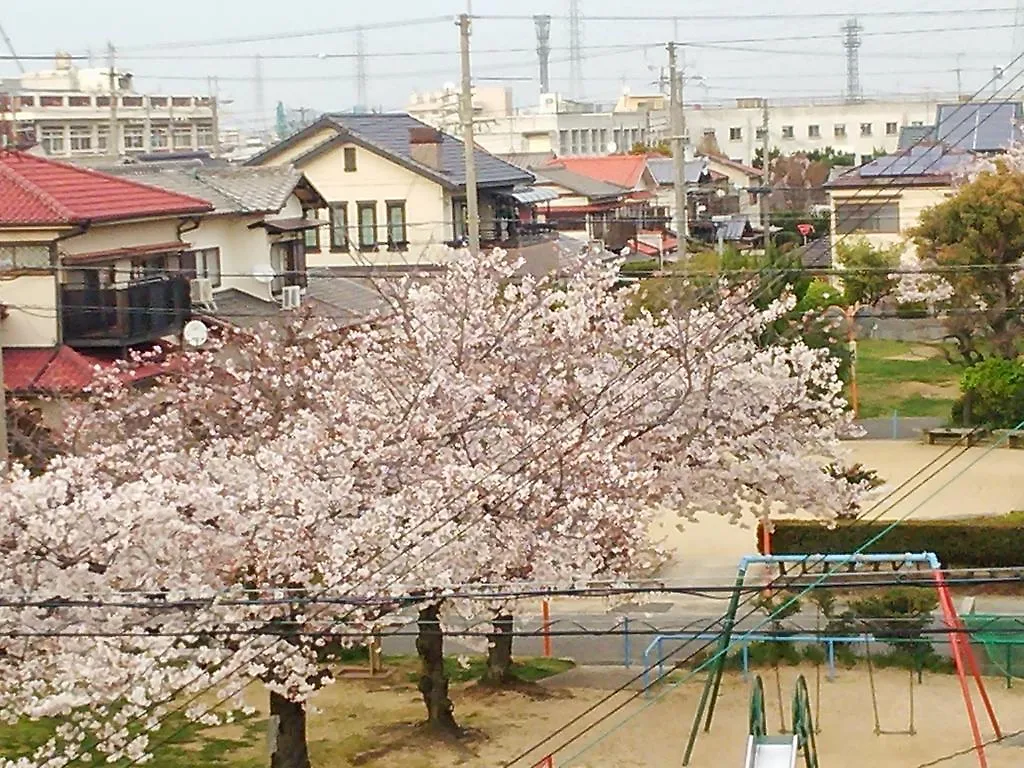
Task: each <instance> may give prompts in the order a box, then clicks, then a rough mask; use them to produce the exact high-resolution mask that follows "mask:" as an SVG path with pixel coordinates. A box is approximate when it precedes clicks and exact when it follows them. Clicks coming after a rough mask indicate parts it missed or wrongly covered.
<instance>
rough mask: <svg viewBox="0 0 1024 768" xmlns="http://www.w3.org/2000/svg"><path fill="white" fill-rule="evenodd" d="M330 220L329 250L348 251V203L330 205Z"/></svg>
mask: <svg viewBox="0 0 1024 768" xmlns="http://www.w3.org/2000/svg"><path fill="white" fill-rule="evenodd" d="M327 210H328V212H329V214H330V219H331V250H332V251H347V250H348V203H331V204H330V206H329V207H328V209H327Z"/></svg>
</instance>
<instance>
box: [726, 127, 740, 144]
mask: <svg viewBox="0 0 1024 768" xmlns="http://www.w3.org/2000/svg"><path fill="white" fill-rule="evenodd" d="M729 141H743V129H742V128H730V129H729Z"/></svg>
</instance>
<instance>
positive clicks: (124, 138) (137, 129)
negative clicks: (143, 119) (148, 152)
mask: <svg viewBox="0 0 1024 768" xmlns="http://www.w3.org/2000/svg"><path fill="white" fill-rule="evenodd" d="M129 131H131V134H130V136H131V138H132V139H138V144H136V143H135V142H134V141H132V142H129V141H128V138H129ZM121 142H122V144H123V145H124V149H125V151H126V152H127V151H128V150H139V151H142V150H144V149H145V148H146V128H145V126H143V125H124V126H122V127H121Z"/></svg>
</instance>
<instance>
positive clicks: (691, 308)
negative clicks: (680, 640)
mask: <svg viewBox="0 0 1024 768" xmlns="http://www.w3.org/2000/svg"><path fill="white" fill-rule="evenodd" d="M567 266H568V267H569V268H568V269H567V271H566V273H565V274H562V275H558V276H550V277H546V278H536V277H531V276H522V275H521V274H520V271H519V267H520V265H519V264H518V263H516V262H511V261H509V260H508V259H507V258H506V256H505V255H504V254H501V253H500V252H488V253H486V254H481V255H479V256H477V257H475V258H474V257H470V256H469V254H467V253H453V254H452V258H451V261H450V262H449V263H448V265H447V267H446V269H445V270H444V271H443V272H441V273H440V274H439V275H437V276H436V277H433V278H431V279H429V280H413V279H408V278H407V279H402V280H397V281H390V282H384V283H382V284H381V285H380V286H379V291H380V294H381V297H382V299H383V300H384V302H385V303H386V310H385V311H383V312H382V313H381V314H380V315H379V316H377V317H376V318H375V319H374V321H373V322H372V323H369V324H367V325H365V326H360V327H357V328H342V327H339V326H337V325H335V324H333V323H330V322H326V321H314V320H309V319H304V318H301V317H299V318H297V319H296V322H295V323H293V324H291V325H290V326H288V327H286V328H284V329H282V330H272V329H265V330H263V331H260V332H258V333H256V334H252V335H249V334H235V335H230V336H229V337H228V338H226V339H224V340H223V342H222V343H221V344H219V345H215V346H214V347H213V348H211V349H209V350H203V351H199V352H191V353H187V354H185V355H183V356H182V357H180V358H176V359H171V360H168V361H167V364H166V371H167V372H166V375H165V377H164V382H163V384H162V385H161V386H159V387H155V388H153V389H151V390H148V391H145V392H142V393H139V392H136V391H130V390H128V389H127V388H126V387H124V386H123V385H122V384H120V383H119V381H121V380H120V379H117V378H116V377H111V379H110V380H109V381H108V382H101V384H100V385H98V386H97V389H96V391H95V392H94V393H93V396H92V398H91V399H90V400H89V401H88V402H87V403H85V404H82V406H81V409H80V410H79V411H77V412H76V413H74V414H73V415H72V416H71V417H70V421H69V426H70V427H71V429H70V430H69V431H68V435H69V436H70V439H69V440H68V441H67V443H66V445H65V452H66V455H65V456H62V457H59V458H58V459H56V460H55V461H54V462H53V463H52V464H51V466H50V467H49V468H48V470H47V471H46V472H44V473H43V474H42V475H40V476H38V477H31V476H29V475H27V474H25V473H21V472H18V473H16V474H14V475H12V476H11V477H9V478H8V479H7V480H6V481H5V486H4V488H3V489H2V490H3V492H2V493H0V520H2V523H3V525H2V526H0V530H2V531H3V538H0V544H2V546H3V547H4V554H5V557H4V559H3V560H0V590H3V593H4V594H5V595H26V596H29V597H31V598H42V599H44V600H45V601H46V603H45V608H41V609H38V610H33V609H23V608H3V609H0V638H3V639H2V640H0V651H3V652H2V653H0V694H3V697H2V699H0V715H2V716H4V717H5V718H7V719H8V720H12V719H17V718H19V717H24V716H28V717H46V716H53V715H57V716H64V717H67V718H69V723H70V725H69V726H68V727H66V728H62V729H60V730H59V731H58V732H57V733H56V734H55V735H54V737H53V740H52V742H51V743H50V744H49V745H46V746H45V747H44V748H43V749H42V750H41V751H40V752H39V753H37V754H36V755H35V756H33V757H31V758H30V761H29V762H28V763H25V764H23V765H24V766H36V765H43V764H44V763H45V759H46V756H47V755H52V754H57V755H61V756H68V757H73V758H76V759H77V758H79V757H81V755H82V754H83V752H85V751H90V752H92V753H95V754H100V755H106V756H109V757H111V759H113V760H117V759H119V758H120V757H121V756H123V755H131V756H136V755H138V756H143V755H145V754H146V753H147V751H148V750H149V749H151V746H150V744H149V739H150V738H151V736H152V733H153V732H155V731H156V730H157V729H158V727H159V725H160V722H159V721H160V715H161V713H164V712H167V711H168V710H172V709H173V708H174V703H175V702H176V701H180V700H182V698H183V697H184V698H185V700H188V699H189V698H191V697H198V696H200V695H201V693H202V692H203V691H205V690H207V688H208V687H209V686H211V685H212V686H215V687H223V688H224V689H226V690H227V692H230V691H231V690H233V689H234V688H236V687H240V686H241V685H242V684H244V683H246V682H248V681H252V680H258V681H260V682H262V683H264V684H265V685H266V686H267V687H268V688H269V690H270V697H271V711H272V712H273V713H274V714H275V715H277V716H278V718H279V726H278V728H279V729H278V733H277V739H276V743H277V749H276V751H275V753H274V755H273V756H272V766H274V768H306V766H308V765H309V760H308V754H307V751H306V747H305V744H306V739H305V714H306V713H305V701H306V699H307V698H308V696H309V695H310V694H311V693H312V692H313V691H315V690H317V689H318V688H320V687H323V686H324V685H328V684H329V683H330V681H331V676H330V673H331V659H332V652H331V646H330V645H328V644H327V638H325V635H331V634H333V633H337V634H339V635H344V636H345V637H349V636H350V635H351V634H356V635H362V636H365V635H368V634H369V633H371V632H372V631H374V630H375V629H377V628H378V627H381V626H384V625H386V624H387V623H389V622H391V621H396V620H397V619H396V618H395V617H394V612H395V611H396V610H397V609H398V608H401V607H407V606H415V607H416V608H417V609H418V611H419V616H418V624H419V629H420V632H419V637H418V640H417V650H418V653H419V655H420V658H421V668H422V669H421V675H420V680H419V689H420V691H421V693H422V696H423V699H424V703H425V706H426V709H427V715H428V718H427V722H428V723H429V724H430V725H431V726H432V727H434V728H436V729H439V730H441V731H444V732H457V730H458V725H457V721H456V718H455V716H454V706H453V703H452V701H451V698H450V695H449V691H448V681H447V677H446V675H445V671H444V665H443V625H444V622H445V621H446V613H447V612H451V611H458V610H468V609H466V608H465V603H470V604H471V605H472V606H474V607H473V608H472V610H473V611H475V612H477V613H481V612H482V613H483V614H484V615H489V616H491V617H492V618H494V619H495V620H496V621H497V623H498V626H497V627H496V631H495V634H500V633H502V632H503V627H504V626H507V623H503V622H505V619H504V617H507V616H510V615H511V614H512V611H513V610H514V607H515V602H514V600H513V599H511V598H510V599H508V600H505V601H501V602H500V603H496V602H494V601H489V602H485V601H475V600H456V599H453V595H454V594H455V593H460V594H461V593H462V592H464V591H466V590H470V591H471V590H472V589H473V585H474V584H493V583H498V584H500V583H506V582H508V581H510V580H531V581H534V582H539V583H549V584H553V585H564V586H573V585H575V584H580V583H586V582H588V581H591V580H593V579H595V578H599V577H600V578H630V577H631V576H633V575H635V574H644V573H647V572H649V570H650V569H651V568H654V567H656V566H657V565H658V563H659V553H658V551H657V548H656V546H654V544H653V542H652V538H651V534H650V531H651V528H652V525H653V523H654V519H655V518H654V514H655V513H654V510H655V509H656V508H665V507H669V508H674V509H676V510H677V511H678V514H679V515H680V516H681V517H686V516H689V515H692V514H693V513H695V512H696V511H698V510H699V511H706V512H711V513H717V514H724V515H729V516H731V517H736V516H737V515H738V511H737V510H739V509H742V508H744V507H749V508H751V509H753V510H754V511H755V512H756V513H758V514H761V515H767V514H768V512H769V511H770V510H776V509H788V510H792V511H798V510H803V511H806V512H809V513H812V514H816V515H820V516H824V517H829V516H834V515H836V514H840V513H842V512H844V511H846V510H849V509H850V508H851V507H855V506H856V504H857V503H858V501H859V499H860V498H861V495H862V494H863V492H864V491H865V490H866V489H865V488H864V487H862V486H860V485H858V484H857V483H853V482H850V481H849V480H848V479H847V478H845V477H837V476H836V473H834V472H833V471H830V470H829V468H828V467H829V465H830V464H832V463H834V462H835V460H836V458H837V456H838V453H839V444H838V436H839V433H840V431H841V430H842V429H843V427H844V425H845V423H846V422H847V419H848V416H847V415H846V413H845V404H844V402H843V399H842V396H841V383H840V382H839V381H838V379H837V376H836V367H837V364H836V361H835V360H834V359H833V358H832V357H831V356H830V355H829V354H828V352H827V351H826V350H822V349H819V350H814V349H810V348H808V347H807V346H806V345H805V344H804V343H803V342H802V341H801V340H800V339H799V338H795V339H783V338H781V337H780V338H779V341H778V342H777V343H772V342H771V341H769V340H768V334H769V333H770V332H771V330H770V329H771V328H772V326H773V325H774V324H775V323H777V322H778V321H780V320H781V319H782V318H784V317H786V316H787V315H788V314H789V313H791V312H792V309H793V299H792V297H789V296H780V298H778V299H777V300H771V299H767V298H764V297H760V296H759V297H757V298H758V299H759V300H758V301H753V300H752V299H754V298H755V297H754V296H753V294H752V290H756V289H754V288H752V286H750V285H746V284H737V285H736V286H734V287H729V286H726V285H722V286H716V287H715V290H713V291H711V292H710V293H709V294H708V295H706V296H705V297H704V298H703V300H700V301H689V302H671V303H669V304H668V305H667V306H666V307H665V308H664V310H662V311H659V312H657V313H652V312H649V311H640V312H636V313H633V314H630V313H629V311H628V310H629V309H630V308H631V307H633V306H634V303H635V301H636V296H635V289H627V290H615V285H616V283H617V277H618V276H617V272H616V269H615V267H614V266H609V265H600V264H593V263H588V262H585V261H583V260H582V259H581V260H579V261H577V262H571V261H570V262H569V263H568V265H567ZM126 590H127V591H129V592H130V593H131V594H132V595H133V601H134V603H136V604H137V605H136V607H129V608H122V607H114V604H115V603H121V602H124V601H123V599H121V600H119V599H118V598H122V597H123V594H124V592H125V591H126ZM325 594H327V595H330V596H332V597H334V598H336V599H335V600H333V601H329V602H323V600H322V597H323V596H324V595H325ZM213 596H217V598H218V599H216V600H212V599H210V598H212V597H213ZM85 597H88V598H89V601H90V602H89V604H88V605H79V604H77V603H76V602H74V600H75V598H85ZM97 603H99V604H100V605H101V606H102V610H96V608H95V607H92V606H95V605H96V604H97ZM499 617H501V618H499ZM71 628H76V629H77V631H76V632H74V633H71V632H69V629H71ZM40 630H43V631H44V635H45V636H39V635H38V634H37V633H38V632H39V631H40ZM154 630H155V631H154ZM29 633H31V634H29ZM83 633H84V636H83ZM101 633H102V636H100V634H101ZM348 641H349V642H351V638H349V640H348ZM503 655H507V656H508V657H509V658H510V657H511V647H510V646H509V647H508V653H507V654H503ZM496 666H498V667H500V666H501V665H500V664H497V665H496ZM107 667H110V668H109V669H107ZM496 674H499V676H500V674H501V672H500V669H496ZM69 692H70V693H69ZM189 715H190V716H191V717H193V718H204V719H208V716H207V715H206V714H205V713H204V711H203V709H202V708H200V707H194V708H192V709H191V710H190V712H189ZM140 723H144V724H145V727H144V728H142V729H140V728H139V724H140ZM19 768H22V766H19Z"/></svg>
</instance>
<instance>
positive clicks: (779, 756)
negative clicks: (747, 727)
mask: <svg viewBox="0 0 1024 768" xmlns="http://www.w3.org/2000/svg"><path fill="white" fill-rule="evenodd" d="M799 754H800V742H799V739H798V738H797V737H796V736H750V737H749V738H748V739H747V761H746V762H745V763H744V764H743V765H744V766H745V768H796V759H797V756H798V755H799Z"/></svg>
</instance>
